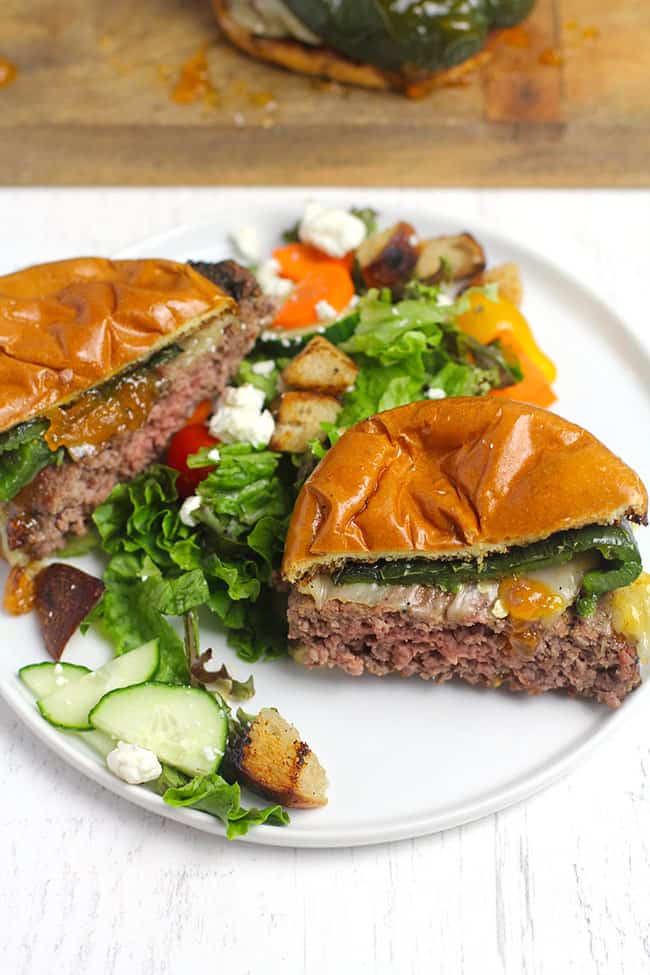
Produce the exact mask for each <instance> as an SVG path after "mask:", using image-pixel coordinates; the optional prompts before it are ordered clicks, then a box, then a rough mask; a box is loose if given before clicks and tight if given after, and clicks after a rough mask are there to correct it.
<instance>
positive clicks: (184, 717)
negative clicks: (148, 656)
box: [89, 683, 228, 775]
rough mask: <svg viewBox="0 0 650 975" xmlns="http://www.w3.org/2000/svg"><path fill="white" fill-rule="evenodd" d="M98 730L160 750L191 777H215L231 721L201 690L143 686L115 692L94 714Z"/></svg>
mask: <svg viewBox="0 0 650 975" xmlns="http://www.w3.org/2000/svg"><path fill="white" fill-rule="evenodd" d="M89 717H90V721H91V722H92V725H93V727H94V728H98V729H99V730H100V731H103V732H105V733H106V734H108V735H110V736H111V738H114V739H117V740H120V741H127V742H129V743H130V744H132V745H140V746H141V747H142V748H148V749H149V750H150V751H152V752H155V753H156V755H157V756H158V758H159V759H160V761H161V762H164V763H165V764H167V765H173V766H174V768H177V769H180V770H181V771H182V772H186V773H187V774H188V775H209V774H210V773H211V772H215V771H216V770H217V768H218V767H219V765H220V763H221V759H222V758H223V752H224V749H225V747H226V738H227V735H228V719H227V717H226V715H225V713H224V711H223V710H222V708H221V707H220V706H219V704H218V703H217V701H216V700H215V699H214V698H213V697H212V696H211V695H210V694H208V693H207V691H204V690H202V689H201V688H198V687H180V686H178V685H175V686H173V685H170V684H156V683H149V684H140V685H139V686H137V687H125V688H122V689H121V690H115V691H111V693H109V694H106V696H105V697H103V698H102V699H101V701H100V702H99V704H97V706H96V707H94V708H93V709H92V711H91V712H90V716H89Z"/></svg>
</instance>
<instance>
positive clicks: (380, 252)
mask: <svg viewBox="0 0 650 975" xmlns="http://www.w3.org/2000/svg"><path fill="white" fill-rule="evenodd" d="M417 260H418V238H417V234H416V232H415V230H414V229H413V227H412V226H411V224H410V223H405V222H404V221H401V222H400V223H396V224H393V226H392V227H389V228H388V229H387V230H382V231H381V232H380V233H378V234H373V235H372V236H371V237H368V238H366V240H364V242H363V243H362V244H361V246H360V247H359V248H358V250H357V261H358V262H359V267H360V269H361V276H362V278H363V280H364V282H365V284H366V285H367V286H368V287H369V288H390V289H391V291H392V292H393V294H399V293H400V292H401V290H402V288H403V287H404V285H405V284H406V283H407V282H408V281H410V280H411V278H412V277H413V271H414V268H415V265H416V264H417Z"/></svg>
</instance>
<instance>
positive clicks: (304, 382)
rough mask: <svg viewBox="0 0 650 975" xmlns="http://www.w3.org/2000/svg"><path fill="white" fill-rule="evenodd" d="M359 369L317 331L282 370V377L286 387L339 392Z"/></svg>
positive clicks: (345, 387) (339, 394)
mask: <svg viewBox="0 0 650 975" xmlns="http://www.w3.org/2000/svg"><path fill="white" fill-rule="evenodd" d="M358 372H359V370H358V368H357V366H355V364H354V362H353V361H352V359H350V358H349V356H347V355H346V354H345V352H341V350H340V349H337V347H336V346H335V345H332V343H331V342H328V341H327V339H324V338H323V337H322V335H316V336H315V337H314V338H313V339H311V341H310V342H309V343H308V344H307V345H306V346H305V348H304V349H303V350H302V352H299V353H298V355H297V356H296V357H295V359H292V360H291V362H290V363H289V365H288V366H286V368H285V369H283V370H282V377H281V378H282V381H283V383H284V385H285V386H286V387H287V388H288V389H303V390H308V391H310V392H314V393H327V394H328V395H330V396H341V395H342V394H343V393H344V392H345V391H346V389H348V388H349V387H350V386H352V385H353V383H354V381H355V379H356V378H357V373H358Z"/></svg>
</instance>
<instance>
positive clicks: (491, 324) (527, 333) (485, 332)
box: [457, 291, 557, 383]
mask: <svg viewBox="0 0 650 975" xmlns="http://www.w3.org/2000/svg"><path fill="white" fill-rule="evenodd" d="M467 298H468V300H469V302H470V306H471V307H470V308H469V310H468V311H466V312H464V313H463V314H462V315H459V316H458V320H457V324H458V327H459V328H460V329H462V331H463V332H467V334H468V335H471V336H472V337H473V338H475V339H476V340H477V341H479V342H482V343H483V344H484V345H487V343H488V342H493V341H494V340H495V339H501V341H502V342H503V343H504V344H512V345H516V346H517V347H518V348H520V349H521V350H522V352H523V353H524V355H525V356H526V357H527V358H528V359H529V360H530V361H531V362H532V363H534V365H535V366H537V369H538V370H539V371H540V372H541V373H542V376H543V378H544V379H545V380H546V382H547V383H552V382H554V381H555V377H556V376H557V369H556V368H555V364H554V363H553V362H552V361H551V360H550V359H549V358H548V356H547V355H545V354H544V353H543V352H542V350H541V349H540V347H539V346H538V344H537V342H536V341H535V339H534V338H533V333H532V331H531V328H530V325H529V324H528V322H527V321H526V319H525V318H524V316H523V315H522V314H521V312H520V311H519V309H518V308H516V307H515V305H513V304H512V302H510V301H506V299H505V298H497V299H496V300H494V301H493V300H492V299H490V298H489V297H488V296H487V295H486V294H484V293H483V292H481V291H471V292H468V294H467ZM522 368H523V365H522Z"/></svg>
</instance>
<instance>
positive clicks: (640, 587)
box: [612, 572, 650, 664]
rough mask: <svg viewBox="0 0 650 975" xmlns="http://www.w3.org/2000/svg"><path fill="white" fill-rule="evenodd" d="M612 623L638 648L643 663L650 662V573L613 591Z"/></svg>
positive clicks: (644, 573) (643, 574)
mask: <svg viewBox="0 0 650 975" xmlns="http://www.w3.org/2000/svg"><path fill="white" fill-rule="evenodd" d="M612 623H613V624H614V629H615V630H616V631H617V633H620V634H621V635H622V636H624V637H626V639H628V640H629V641H630V642H631V643H635V644H636V646H637V648H638V653H639V659H640V660H641V663H643V664H647V663H650V573H648V572H642V573H641V575H640V576H639V578H638V579H636V580H635V581H634V582H633V583H632V584H631V585H630V586H625V587H624V588H623V589H616V590H615V591H614V592H613V593H612Z"/></svg>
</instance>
